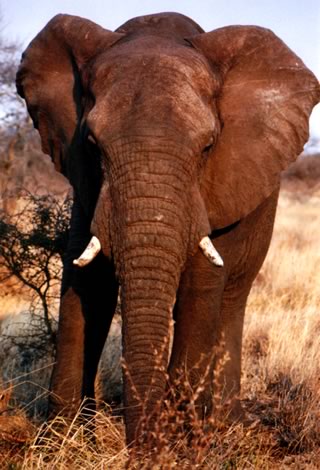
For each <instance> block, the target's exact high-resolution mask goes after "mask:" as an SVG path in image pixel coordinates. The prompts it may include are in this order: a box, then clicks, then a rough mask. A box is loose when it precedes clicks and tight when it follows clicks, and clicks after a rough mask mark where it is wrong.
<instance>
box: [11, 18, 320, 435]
mask: <svg viewBox="0 0 320 470" xmlns="http://www.w3.org/2000/svg"><path fill="white" fill-rule="evenodd" d="M17 88H18V92H19V93H20V95H21V96H23V97H24V98H25V100H26V102H27V106H28V110H29V112H30V115H31V116H32V118H33V120H34V124H35V126H36V127H37V128H38V129H39V133H40V136H41V141H42V147H43V150H44V152H46V153H48V154H50V155H51V156H52V158H53V161H54V163H55V165H56V168H57V169H58V170H59V171H62V172H63V173H64V174H65V175H66V176H67V177H68V178H69V180H70V182H71V184H72V185H73V187H74V193H75V198H74V207H73V214H72V221H71V230H70V242H69V247H68V250H67V253H66V256H65V262H64V273H63V282H62V298H61V312H60V324H59V334H58V343H57V362H56V365H55V368H54V371H53V376H52V384H51V390H52V397H51V400H50V413H51V414H52V415H54V414H56V413H57V412H61V411H63V412H64V413H65V414H69V415H70V414H72V413H74V412H75V409H76V407H77V406H78V404H79V403H80V400H81V399H82V398H83V397H88V398H89V399H90V398H91V399H93V398H94V378H95V375H96V370H97V364H98V361H99V357H100V354H101V350H102V347H103V344H104V341H105V338H106V336H107V334H108V330H109V326H110V322H111V320H112V317H113V314H114V311H115V306H116V301H117V295H118V283H119V282H120V284H121V287H122V316H123V354H124V359H125V362H126V367H127V370H128V371H129V375H128V374H125V375H124V404H125V422H126V434H127V441H128V443H131V442H132V441H133V440H134V439H135V438H136V437H138V434H139V420H140V418H141V413H142V406H141V403H144V407H145V411H144V412H145V413H147V415H148V416H152V411H153V410H154V408H155V404H156V402H157V401H158V400H160V399H161V397H162V395H163V393H164V391H165V388H166V380H165V374H164V372H163V371H165V370H167V368H168V370H169V374H170V378H171V380H172V381H173V380H174V378H175V377H176V376H177V374H178V372H177V371H178V370H179V369H180V368H183V369H185V370H191V368H192V367H193V366H194V365H195V364H197V363H198V362H199V360H200V357H201V355H202V354H204V357H205V360H204V361H202V363H201V366H200V367H198V369H197V371H196V373H195V372H194V371H193V372H192V373H190V380H191V383H196V382H197V380H198V376H199V374H201V373H202V372H203V371H204V370H205V368H206V367H207V365H208V361H211V362H210V363H209V365H210V368H211V372H210V374H209V377H208V379H207V381H206V382H207V383H206V387H205V390H204V392H203V393H202V395H201V396H200V398H199V400H198V406H199V412H202V411H203V410H207V412H215V405H216V404H217V403H214V402H213V398H212V397H213V392H214V395H215V397H216V399H218V401H222V403H224V404H226V406H229V408H230V416H231V417H234V418H236V417H237V416H239V415H241V407H240V404H239V401H238V399H237V397H238V395H239V391H240V373H241V341H242V328H243V316H244V311H245V305H246V300H247V296H248V294H249V291H250V288H251V285H252V282H253V280H254V278H255V276H256V275H257V273H258V271H259V269H260V267H261V264H262V262H263V260H264V258H265V255H266V253H267V250H268V246H269V243H270V238H271V234H272V228H273V222H274V215H275V210H276V204H277V199H278V187H279V175H280V172H281V170H282V169H284V168H286V167H287V165H288V164H289V163H290V162H291V161H293V160H294V159H295V158H296V156H297V155H298V154H299V153H300V152H301V150H302V148H303V145H304V143H305V141H306V140H307V136H308V117H309V115H310V112H311V110H312V108H313V106H314V105H315V104H316V103H317V102H318V100H319V84H318V82H317V80H316V79H315V77H314V76H313V75H312V73H311V72H310V71H309V70H308V69H307V68H306V67H305V66H304V64H303V63H302V62H301V60H300V59H299V58H298V57H297V56H296V55H295V54H294V53H293V52H292V51H290V50H289V49H288V48H287V47H286V46H285V44H284V43H283V42H282V41H281V40H280V39H279V38H277V37H276V36H275V35H274V34H273V33H272V32H270V31H268V30H266V29H263V28H259V27H254V26H250V27H249V26H248V27H246V26H231V27H226V28H221V29H219V30H215V31H212V32H210V33H204V32H203V31H202V29H201V28H200V27H199V26H198V25H196V24H195V23H194V22H193V21H192V20H190V19H189V18H186V17H184V16H182V15H179V14H172V13H164V14H159V15H150V16H146V17H141V18H136V19H133V20H130V21H129V22H128V23H126V24H125V25H123V26H122V27H121V28H119V29H118V30H117V32H111V31H108V30H105V29H103V28H101V27H100V26H98V25H96V24H94V23H92V22H90V21H88V20H85V19H82V18H78V17H73V16H68V15H58V16H57V17H55V18H53V19H52V20H51V21H50V22H49V23H48V25H47V26H46V27H45V28H44V29H43V30H42V31H41V32H40V33H39V35H38V36H37V37H36V38H35V39H34V40H33V41H32V43H31V44H30V45H29V47H28V48H27V50H26V52H25V53H24V56H23V59H22V63H21V65H20V69H19V71H18V74H17ZM92 234H94V235H96V236H97V237H98V238H99V240H100V242H101V244H102V252H101V253H100V254H99V255H98V256H97V257H96V258H95V260H94V261H93V262H92V263H91V264H89V265H88V266H86V267H84V268H79V267H76V266H74V265H73V260H74V259H76V258H78V257H79V255H80V254H81V253H82V252H83V250H84V249H85V247H86V245H87V243H88V242H89V240H90V238H91V236H92ZM207 235H210V238H211V239H212V240H213V241H214V244H215V246H216V248H217V249H218V251H219V253H220V255H221V256H222V258H223V260H224V266H223V267H217V266H214V265H213V264H212V263H210V262H209V261H208V260H207V259H206V258H205V257H204V256H203V254H202V253H201V251H200V250H199V248H198V244H199V241H200V240H201V238H202V237H203V236H207ZM172 318H174V319H175V328H174V340H173V348H172V353H171V356H170V355H169V331H170V323H171V321H172ZM214 351H218V352H217V353H216V354H213V352H214ZM226 358H227V359H228V360H225V359H226ZM217 368H218V369H219V371H220V372H219V376H218V377H217V376H215V371H216V370H217ZM213 379H215V380H214V382H215V384H216V385H215V386H216V389H215V390H213ZM134 390H135V392H134ZM137 395H138V396H139V397H140V398H139V399H137ZM92 407H94V404H93V402H92ZM222 408H223V407H222ZM222 408H221V407H220V406H219V407H217V408H216V409H222ZM151 427H152V419H150V428H151Z"/></svg>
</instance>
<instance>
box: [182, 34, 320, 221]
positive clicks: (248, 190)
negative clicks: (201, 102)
mask: <svg viewBox="0 0 320 470" xmlns="http://www.w3.org/2000/svg"><path fill="white" fill-rule="evenodd" d="M188 41H189V42H190V43H191V44H192V45H193V46H194V47H195V48H196V49H197V50H198V51H200V52H201V53H202V54H203V55H204V56H205V57H206V58H207V60H208V61H209V63H210V65H211V67H212V71H213V73H214V74H218V75H219V76H220V77H221V83H222V89H221V93H220V96H219V97H218V107H219V114H220V118H221V120H222V124H223V126H222V127H223V128H222V132H221V135H220V138H219V139H218V142H217V145H216V148H215V149H214V151H213V152H212V156H211V158H209V159H208V161H207V164H206V167H205V170H204V174H203V179H202V181H201V185H202V187H201V192H202V196H203V198H204V201H205V204H206V208H207V211H208V215H209V220H210V224H211V228H212V229H215V228H222V227H225V226H227V225H230V224H232V223H234V222H236V221H237V220H239V219H241V218H243V217H245V216H246V215H247V214H249V213H250V212H251V211H253V210H254V209H255V208H256V207H257V206H258V205H259V204H261V203H262V201H263V200H264V199H265V198H267V197H268V196H269V195H270V194H271V193H272V192H273V191H274V190H275V188H276V187H277V186H278V184H279V180H280V173H281V171H282V170H284V169H285V168H286V167H287V166H288V165H289V164H290V163H291V162H292V161H294V160H295V159H296V158H297V156H298V155H299V154H300V153H301V152H302V150H303V145H304V144H305V142H306V141H307V139H308V128H309V116H310V113H311V111H312V108H313V106H315V104H317V102H318V101H319V99H320V87H319V82H318V80H317V79H316V77H315V76H314V75H313V74H312V72H311V71H310V70H308V69H307V67H306V66H305V65H304V64H303V62H302V61H301V60H300V59H299V58H298V57H297V56H296V55H295V54H294V53H293V52H292V51H291V50H290V49H289V48H288V47H287V46H286V45H285V44H284V43H283V42H282V41H281V40H280V39H279V38H278V37H277V36H276V35H275V34H273V33H272V32H271V31H270V30H268V29H265V28H261V27H257V26H229V27H225V28H220V29H217V30H215V31H211V32H209V33H203V34H199V35H196V36H193V37H192V38H189V39H188Z"/></svg>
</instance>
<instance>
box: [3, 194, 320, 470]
mask: <svg viewBox="0 0 320 470" xmlns="http://www.w3.org/2000/svg"><path fill="white" fill-rule="evenodd" d="M319 207H320V192H319V191H318V193H317V191H312V192H311V193H306V194H305V195H302V196H301V194H300V195H299V196H298V195H297V194H296V193H295V192H294V191H292V190H290V191H287V190H282V192H281V197H280V202H279V207H278V212H277V218H276V224H275V230H274V236H273V240H272V244H271V247H270V251H269V254H268V256H267V259H266V261H265V264H264V266H263V268H262V270H261V272H260V274H259V276H258V278H257V279H256V281H255V283H254V286H253V289H252V292H251V295H250V298H249V302H248V308H247V314H246V323H245V335H244V347H243V377H242V396H241V399H242V403H243V406H244V408H245V409H246V411H247V413H248V416H250V417H251V424H250V425H243V424H240V423H239V424H234V425H226V424H223V423H221V422H220V423H218V422H215V421H214V419H208V420H206V421H205V422H203V421H201V420H200V419H199V418H198V417H197V414H196V412H195V410H194V409H193V408H192V407H190V406H189V408H188V411H187V415H186V414H183V413H185V411H183V410H182V408H183V407H180V406H177V405H179V404H181V402H180V403H179V402H178V403H176V406H175V405H171V404H167V405H165V406H164V407H162V410H161V411H160V412H159V413H160V414H159V418H158V419H159V423H160V425H159V426H158V427H156V428H155V430H154V432H153V434H152V435H150V436H147V438H146V439H147V441H146V448H147V449H148V453H147V454H146V455H145V456H144V457H141V456H140V457H139V456H138V455H137V454H135V453H134V452H131V454H130V453H129V450H128V449H127V448H126V446H125V441H124V426H123V423H122V418H121V417H119V416H117V410H111V408H110V407H107V406H106V407H104V408H101V409H100V410H99V411H98V412H97V414H96V415H95V416H94V417H93V418H92V421H93V422H94V426H93V425H92V423H90V422H89V423H86V424H84V423H83V422H82V421H81V419H80V417H79V416H77V417H76V418H75V419H74V420H73V421H72V422H65V421H63V420H62V418H59V417H58V418H57V419H56V420H55V421H53V422H51V423H50V424H45V423H43V424H42V425H40V423H37V422H36V421H34V422H33V426H34V427H32V430H33V432H32V433H31V432H29V434H28V435H27V437H26V438H25V441H24V442H21V439H20V441H19V440H17V439H16V440H15V437H14V436H15V434H14V432H13V431H12V430H11V431H10V433H7V435H6V434H5V431H4V427H5V425H6V423H7V426H9V425H10V418H11V424H12V419H13V418H14V417H15V415H16V414H17V409H18V408H19V403H17V404H16V406H17V408H14V407H13V408H11V410H10V409H8V410H7V411H2V413H1V412H0V455H1V456H2V457H0V462H1V463H0V468H21V469H78V468H79V469H80V468H81V469H114V470H117V469H123V468H132V469H134V468H137V469H142V468H145V469H173V468H178V469H191V468H192V469H193V468H201V469H232V468H237V469H250V468H252V469H253V468H254V469H256V468H261V469H284V468H303V469H316V468H319V466H320V383H319V377H320V374H319V372H320V315H319V310H320V239H319V226H320V211H319ZM3 388H4V389H5V388H6V385H4V386H3ZM7 388H8V386H7ZM181 388H182V389H183V390H185V395H183V396H182V399H183V398H188V393H189V390H188V387H187V384H185V383H183V381H182V383H181ZM189 398H190V397H189ZM191 398H192V397H191ZM0 401H1V395H0ZM0 411H1V410H0ZM186 419H188V422H189V426H188V431H186V429H185V427H184V426H183V424H184V421H185V420H186ZM26 422H27V421H26ZM1 423H2V424H1ZM8 423H9V424H8ZM1 425H2V427H1ZM30 426H31V425H30ZM1 429H2V434H1ZM10 429H11V428H10ZM30 429H31V428H30ZM9 434H10V435H9ZM31 435H32V437H30V436H31ZM39 436H41V439H39ZM1 438H2V441H1ZM1 465H2V466H1Z"/></svg>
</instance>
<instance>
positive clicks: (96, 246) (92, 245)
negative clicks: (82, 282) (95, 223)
mask: <svg viewBox="0 0 320 470" xmlns="http://www.w3.org/2000/svg"><path fill="white" fill-rule="evenodd" d="M100 250H101V243H100V242H99V240H98V238H97V237H92V238H91V240H90V242H89V244H88V246H87V248H86V249H85V250H84V252H83V253H82V255H81V256H80V257H79V258H78V259H74V260H73V264H75V265H76V266H79V267H80V268H83V267H84V266H87V264H89V263H91V261H92V260H93V259H94V258H95V257H96V256H97V254H98V253H99V251H100Z"/></svg>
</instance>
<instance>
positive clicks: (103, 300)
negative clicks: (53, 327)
mask: <svg viewBox="0 0 320 470" xmlns="http://www.w3.org/2000/svg"><path fill="white" fill-rule="evenodd" d="M71 269H72V271H71V272H68V271H67V272H65V279H64V286H63V288H64V293H63V295H62V299H61V307H60V318H59V330H58V338H57V353H56V363H55V366H54V370H53V374H52V380H51V396H50V404H49V408H50V414H51V415H55V414H57V413H58V412H63V414H66V415H69V416H70V415H71V416H72V415H74V414H75V413H76V411H77V409H78V407H79V405H80V403H81V401H82V399H83V398H87V399H89V403H90V407H91V408H94V401H93V398H94V381H95V376H96V372H97V367H98V363H99V359H100V356H101V352H102V349H103V346H104V343H105V340H106V337H107V335H108V332H109V328H110V324H111V321H112V318H113V315H114V311H115V308H116V304H117V295H118V284H117V281H116V279H115V275H114V271H113V266H112V265H111V263H110V262H109V261H108V260H106V259H105V258H104V256H103V255H99V256H98V257H97V258H96V259H95V260H94V261H93V262H92V263H91V264H90V265H89V266H87V267H85V268H71ZM90 399H91V400H90ZM89 403H87V406H88V404H89Z"/></svg>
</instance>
